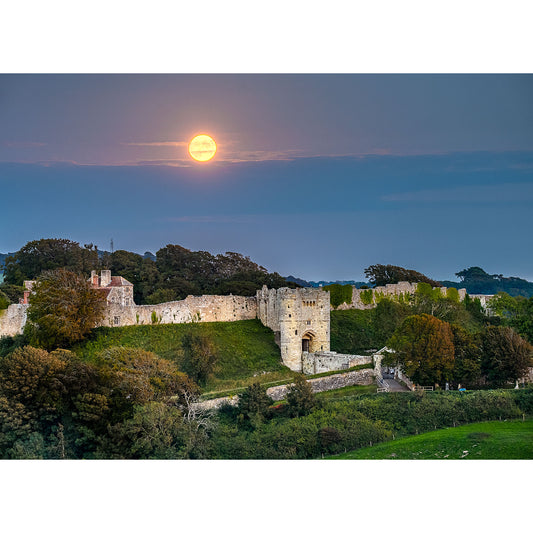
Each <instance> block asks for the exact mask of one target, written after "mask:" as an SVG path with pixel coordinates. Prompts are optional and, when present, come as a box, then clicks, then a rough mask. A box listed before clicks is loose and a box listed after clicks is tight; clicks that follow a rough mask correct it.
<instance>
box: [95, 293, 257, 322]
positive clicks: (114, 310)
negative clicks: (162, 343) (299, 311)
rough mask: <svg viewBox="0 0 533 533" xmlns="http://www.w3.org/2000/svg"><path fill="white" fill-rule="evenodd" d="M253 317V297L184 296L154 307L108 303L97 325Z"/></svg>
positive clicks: (233, 319) (254, 305) (254, 301)
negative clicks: (182, 298)
mask: <svg viewBox="0 0 533 533" xmlns="http://www.w3.org/2000/svg"><path fill="white" fill-rule="evenodd" d="M132 301H133V300H132ZM256 317H257V304H256V299H255V298H254V297H253V296H252V297H247V296H231V295H230V296H215V295H213V296H210V295H208V296H187V298H185V300H179V301H175V302H165V303H161V304H155V305H135V304H133V305H129V306H124V305H119V304H115V303H108V306H107V308H106V315H105V318H104V320H103V321H102V322H101V323H100V324H99V325H101V326H134V325H137V324H183V323H188V322H234V321H236V320H251V319H254V318H256Z"/></svg>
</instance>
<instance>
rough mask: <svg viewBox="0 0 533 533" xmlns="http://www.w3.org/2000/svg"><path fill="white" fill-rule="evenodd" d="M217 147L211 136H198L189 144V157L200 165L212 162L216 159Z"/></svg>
mask: <svg viewBox="0 0 533 533" xmlns="http://www.w3.org/2000/svg"><path fill="white" fill-rule="evenodd" d="M216 152H217V145H216V143H215V141H214V140H213V138H212V137H210V136H209V135H197V136H196V137H194V139H193V140H192V141H191V142H190V143H189V155H190V156H191V157H192V158H193V159H194V160H195V161H199V162H200V163H205V162H207V161H210V160H211V159H213V157H215V154H216Z"/></svg>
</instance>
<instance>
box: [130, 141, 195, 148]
mask: <svg viewBox="0 0 533 533" xmlns="http://www.w3.org/2000/svg"><path fill="white" fill-rule="evenodd" d="M120 144H121V145H122V146H172V147H173V146H188V145H189V143H188V142H187V141H149V142H132V143H120Z"/></svg>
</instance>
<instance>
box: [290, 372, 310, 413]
mask: <svg viewBox="0 0 533 533" xmlns="http://www.w3.org/2000/svg"><path fill="white" fill-rule="evenodd" d="M315 405H316V398H315V395H314V394H313V389H312V387H311V385H310V383H309V382H308V381H307V380H306V379H305V378H304V377H303V376H302V375H301V374H299V375H297V376H296V377H295V379H294V383H293V384H292V385H289V392H288V394H287V412H288V414H289V416H291V417H297V416H305V415H308V414H309V413H310V412H311V411H312V409H313V407H314V406H315Z"/></svg>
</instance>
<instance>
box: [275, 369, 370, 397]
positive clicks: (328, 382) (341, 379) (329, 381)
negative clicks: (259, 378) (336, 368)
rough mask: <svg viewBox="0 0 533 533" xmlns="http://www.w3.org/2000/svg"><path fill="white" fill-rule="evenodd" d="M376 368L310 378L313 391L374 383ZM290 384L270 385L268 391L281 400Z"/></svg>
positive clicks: (285, 395)
mask: <svg viewBox="0 0 533 533" xmlns="http://www.w3.org/2000/svg"><path fill="white" fill-rule="evenodd" d="M374 380H375V378H374V370H373V369H372V368H365V369H363V370H358V371H353V372H346V373H345V374H334V375H333V376H324V377H323V378H316V379H309V380H308V383H309V384H310V385H311V388H312V389H313V392H324V391H327V390H334V389H342V388H343V387H349V386H351V385H372V383H374ZM288 392H289V385H278V386H277V387H270V388H269V389H267V390H266V393H267V394H268V395H269V396H270V397H271V398H272V399H273V400H274V401H276V402H277V401H279V400H283V399H285V398H286V397H287V394H288Z"/></svg>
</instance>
